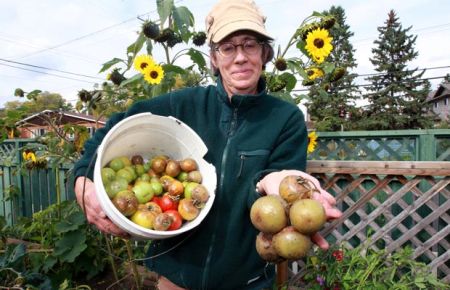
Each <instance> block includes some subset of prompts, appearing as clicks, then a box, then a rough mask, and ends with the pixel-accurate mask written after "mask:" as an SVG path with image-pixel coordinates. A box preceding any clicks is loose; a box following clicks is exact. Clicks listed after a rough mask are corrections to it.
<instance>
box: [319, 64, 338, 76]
mask: <svg viewBox="0 0 450 290" xmlns="http://www.w3.org/2000/svg"><path fill="white" fill-rule="evenodd" d="M321 67H322V69H323V72H324V73H325V74H330V73H332V72H333V70H334V68H335V67H336V66H335V65H334V63H331V62H324V63H323V64H322V66H321Z"/></svg>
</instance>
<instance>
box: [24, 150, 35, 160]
mask: <svg viewBox="0 0 450 290" xmlns="http://www.w3.org/2000/svg"><path fill="white" fill-rule="evenodd" d="M26 160H31V161H33V162H36V155H34V153H33V152H29V153H28V154H27V158H26Z"/></svg>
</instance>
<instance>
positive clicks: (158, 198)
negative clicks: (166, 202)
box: [150, 196, 162, 210]
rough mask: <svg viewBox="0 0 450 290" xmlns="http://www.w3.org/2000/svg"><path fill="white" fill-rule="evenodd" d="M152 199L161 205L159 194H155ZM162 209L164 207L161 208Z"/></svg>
mask: <svg viewBox="0 0 450 290" xmlns="http://www.w3.org/2000/svg"><path fill="white" fill-rule="evenodd" d="M150 201H153V202H155V203H156V204H157V205H159V207H161V197H159V196H154V197H152V199H151V200H150ZM161 210H162V209H161Z"/></svg>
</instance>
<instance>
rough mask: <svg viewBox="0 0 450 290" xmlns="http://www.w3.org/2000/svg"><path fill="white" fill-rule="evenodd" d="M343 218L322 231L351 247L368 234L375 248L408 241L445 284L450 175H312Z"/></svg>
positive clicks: (449, 279)
mask: <svg viewBox="0 0 450 290" xmlns="http://www.w3.org/2000/svg"><path fill="white" fill-rule="evenodd" d="M316 176H317V177H318V178H319V179H320V180H321V182H322V184H323V186H324V188H325V189H326V190H328V191H329V192H330V193H332V194H334V195H335V196H336V198H337V201H338V206H339V208H340V209H341V210H342V211H343V217H342V218H341V219H339V220H337V221H334V222H332V223H330V224H329V226H328V227H327V228H326V229H324V231H323V234H324V235H329V236H328V239H330V240H334V241H335V242H336V243H340V242H342V241H347V242H349V244H350V245H351V246H353V247H356V246H357V245H358V244H360V243H361V242H364V241H366V240H367V238H368V237H370V242H369V245H370V247H372V248H374V249H386V251H387V252H393V251H395V250H396V249H398V248H400V247H404V246H406V245H410V246H411V247H413V249H414V258H415V259H417V260H419V261H421V262H424V263H426V264H428V265H429V266H430V267H431V269H432V270H433V271H434V272H435V273H436V275H437V276H438V277H439V278H440V279H443V280H444V281H447V282H450V268H449V262H450V225H449V224H450V215H449V212H450V177H443V178H435V177H433V176H414V177H409V178H407V177H405V176H403V175H385V176H380V175H375V174H361V175H352V174H339V173H337V174H332V175H329V174H324V173H320V174H316Z"/></svg>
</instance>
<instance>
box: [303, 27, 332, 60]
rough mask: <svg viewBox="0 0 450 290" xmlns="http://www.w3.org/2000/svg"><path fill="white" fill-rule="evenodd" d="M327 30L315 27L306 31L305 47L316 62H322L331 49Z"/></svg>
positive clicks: (330, 39)
mask: <svg viewBox="0 0 450 290" xmlns="http://www.w3.org/2000/svg"><path fill="white" fill-rule="evenodd" d="M332 40H333V38H332V37H330V35H329V33H328V30H326V29H322V28H317V29H315V30H313V31H311V32H309V33H308V36H307V37H306V45H305V49H306V51H308V53H309V54H310V55H311V58H312V59H313V60H314V61H315V62H316V63H322V62H323V61H324V60H325V58H326V57H327V56H328V55H329V54H330V53H331V50H333V45H332V44H331V41H332Z"/></svg>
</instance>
